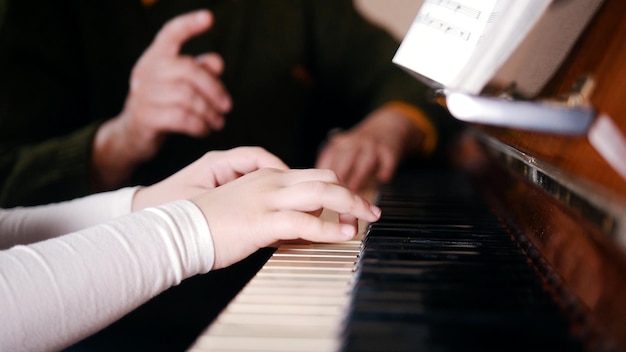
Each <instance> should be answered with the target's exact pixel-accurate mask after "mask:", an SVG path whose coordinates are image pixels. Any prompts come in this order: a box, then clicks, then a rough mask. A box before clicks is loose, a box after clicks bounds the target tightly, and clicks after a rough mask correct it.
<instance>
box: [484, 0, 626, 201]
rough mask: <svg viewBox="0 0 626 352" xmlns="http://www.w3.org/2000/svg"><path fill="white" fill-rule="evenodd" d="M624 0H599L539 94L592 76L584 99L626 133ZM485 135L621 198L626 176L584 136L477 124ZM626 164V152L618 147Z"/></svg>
mask: <svg viewBox="0 0 626 352" xmlns="http://www.w3.org/2000/svg"><path fill="white" fill-rule="evenodd" d="M624 38H626V2H624V1H623V0H605V2H604V4H603V5H602V6H601V8H600V9H599V10H598V13H597V14H596V15H595V17H594V19H593V20H592V21H591V23H590V24H589V26H588V27H587V29H586V30H585V32H584V33H583V34H582V36H581V37H580V38H579V40H578V42H577V44H576V45H575V46H574V48H573V49H572V51H571V53H570V55H568V58H567V59H566V60H565V62H564V63H563V65H562V66H561V68H560V70H559V71H558V72H557V73H556V74H555V76H554V77H553V78H552V79H551V80H550V82H549V83H548V84H547V86H546V87H545V88H544V89H543V91H542V93H541V97H542V98H557V97H561V96H563V95H565V94H567V93H569V91H570V89H571V87H572V86H573V85H574V83H575V81H576V80H577V79H578V78H580V77H582V76H584V75H589V74H590V75H592V76H593V78H594V80H595V82H596V85H595V89H594V91H593V93H592V95H591V96H590V102H591V104H592V105H593V107H594V108H595V109H596V110H597V111H598V112H599V113H604V114H607V115H608V116H610V118H611V119H612V120H613V122H614V123H615V124H616V125H617V126H618V127H619V129H620V130H621V132H622V134H624V135H626V99H625V98H624V96H623V95H624V92H626V64H625V63H626V44H625V43H624ZM480 128H481V129H483V130H484V131H486V132H487V133H489V134H490V135H493V136H495V137H497V138H498V139H500V140H502V141H504V142H505V143H507V144H509V145H511V146H513V147H515V148H518V149H520V150H521V151H523V152H525V153H528V154H529V155H531V156H533V157H535V158H537V159H540V160H542V161H544V162H546V163H549V164H551V165H554V166H555V167H558V168H559V169H561V170H563V171H565V172H568V173H570V174H573V175H577V176H579V177H581V178H583V179H585V180H587V181H590V182H592V183H595V184H597V185H600V186H601V187H603V188H605V189H607V190H610V191H611V192H615V193H616V194H619V195H621V196H622V197H626V180H625V179H624V178H623V177H622V176H621V175H620V174H619V173H617V172H616V171H615V170H614V169H613V168H612V167H611V165H609V164H608V163H607V161H606V160H605V159H604V158H603V157H602V156H601V155H600V154H599V153H598V152H597V151H596V150H595V149H594V147H593V146H592V145H591V144H590V143H589V141H588V140H587V138H586V137H584V136H583V137H571V136H557V135H550V134H545V133H535V132H526V131H519V130H509V129H503V128H495V127H486V126H482V127H480ZM623 156H624V162H625V163H626V151H624V154H623Z"/></svg>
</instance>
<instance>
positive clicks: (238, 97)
mask: <svg viewBox="0 0 626 352" xmlns="http://www.w3.org/2000/svg"><path fill="white" fill-rule="evenodd" d="M202 7H205V8H209V9H211V10H212V11H213V12H214V15H215V17H216V21H215V25H214V26H213V28H212V29H210V30H209V31H208V32H207V33H205V34H203V35H201V36H199V37H197V38H194V39H192V40H191V41H190V42H188V43H187V45H186V46H185V47H184V49H183V51H184V52H185V53H189V54H200V53H204V52H207V51H215V52H218V53H219V54H221V55H222V56H223V58H224V61H225V64H226V70H225V72H224V74H223V76H222V78H223V80H224V82H225V84H226V87H227V89H228V90H229V92H230V94H231V96H232V98H233V103H234V108H233V110H232V111H231V112H230V113H229V114H228V115H227V117H226V127H225V128H224V130H222V131H220V132H217V133H212V134H211V135H210V136H208V137H206V138H203V139H194V138H190V137H186V136H172V137H171V138H169V139H168V141H167V143H166V144H165V146H164V147H163V149H162V151H161V152H160V153H159V154H158V155H157V156H156V158H154V160H153V161H151V162H150V163H147V164H145V165H142V166H141V167H140V168H139V169H138V171H137V172H136V174H135V175H134V178H133V179H132V180H131V183H132V184H150V183H152V182H154V181H157V180H160V179H162V178H164V177H166V176H168V175H170V174H171V173H173V172H174V171H176V170H178V169H180V168H181V167H183V166H185V165H187V164H188V163H190V162H191V161H193V160H195V159H197V158H198V157H199V156H201V155H202V154H203V153H205V152H206V151H208V150H212V149H226V148H231V147H235V146H239V145H259V146H263V147H265V148H266V149H268V150H269V151H271V152H273V153H275V154H277V155H278V156H279V157H281V158H282V159H283V160H285V162H287V163H288V164H289V165H290V166H292V167H308V166H312V165H313V164H314V160H315V156H316V152H317V149H318V148H319V145H320V143H321V142H322V141H323V139H324V138H325V135H326V133H327V131H328V130H330V129H331V128H334V127H341V128H349V127H350V126H352V125H353V124H354V123H355V122H357V121H358V120H359V119H361V118H363V117H364V115H365V114H367V113H368V112H369V111H372V110H373V109H375V108H376V107H379V106H380V105H382V104H384V103H386V102H389V101H393V100H400V101H405V102H409V103H412V104H415V105H418V106H419V105H424V104H426V103H425V87H423V86H422V85H421V84H420V83H418V82H417V81H416V80H414V79H413V78H411V77H410V76H408V74H406V73H405V72H403V71H401V70H400V69H399V68H397V67H396V66H395V65H393V64H392V62H391V59H392V57H393V54H394V53H395V50H396V49H397V47H398V43H397V42H396V41H394V40H393V39H392V38H391V37H390V36H389V35H388V34H387V33H385V32H383V31H382V30H380V29H378V28H375V27H373V26H372V25H371V24H369V23H367V22H366V21H365V20H364V19H363V18H362V17H361V16H360V15H359V14H358V13H357V12H356V11H355V9H354V8H353V6H352V2H351V1H350V0H314V1H312V0H311V1H307V0H250V1H245V0H239V1H237V0H211V1H199V0H160V1H159V2H157V3H156V4H155V5H153V6H152V7H150V8H144V7H143V6H142V5H141V3H140V1H139V0H106V1H93V0H58V1H47V0H32V1H22V0H10V1H8V3H7V9H6V11H7V12H6V17H5V23H4V26H3V27H2V30H1V31H0V77H1V78H0V186H1V189H0V206H5V207H6V206H14V205H31V204H40V203H47V202H51V201H57V200H63V199H69V198H74V197H77V196H82V195H85V194H88V193H90V188H89V159H90V153H91V150H90V148H91V144H92V138H93V135H94V133H95V131H96V129H97V127H98V126H99V124H100V123H101V122H102V121H103V120H105V119H107V118H111V117H113V116H116V115H117V114H119V113H120V112H121V110H122V107H123V103H124V100H125V97H126V94H127V90H128V80H129V77H130V71H131V69H132V67H133V65H134V63H135V62H136V60H137V59H138V57H139V56H140V55H141V53H142V52H143V51H144V49H145V48H147V47H148V46H149V45H150V43H151V41H152V39H153V37H154V35H155V34H156V32H157V31H158V30H159V29H160V28H161V26H162V25H163V24H164V23H165V22H166V21H167V20H169V19H171V18H172V17H173V16H175V15H177V14H181V13H185V12H188V11H190V10H193V9H198V8H202ZM296 73H297V74H296ZM303 73H304V74H303ZM427 110H431V111H433V112H434V111H437V112H441V110H439V109H438V108H437V107H434V106H431V107H428V108H427ZM440 122H442V121H439V120H437V121H436V123H437V124H439V123H440ZM443 122H445V121H443Z"/></svg>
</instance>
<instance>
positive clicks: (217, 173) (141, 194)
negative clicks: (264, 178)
mask: <svg viewBox="0 0 626 352" xmlns="http://www.w3.org/2000/svg"><path fill="white" fill-rule="evenodd" d="M268 167H269V168H275V169H282V170H286V169H287V165H285V163H283V162H282V161H281V160H280V159H279V158H278V157H276V156H274V155H273V154H271V153H269V152H267V151H266V150H265V149H263V148H260V147H239V148H234V149H230V150H227V151H210V152H208V153H206V154H205V155H204V156H202V157H201V158H200V159H198V160H196V161H195V162H193V163H191V164H189V165H188V166H187V167H185V168H183V169H182V170H180V171H178V172H177V173H175V174H174V175H172V176H170V177H168V178H166V179H165V180H163V181H161V182H159V183H156V184H154V185H152V186H150V187H146V188H142V189H139V190H138V191H137V192H136V193H135V197H134V199H133V211H135V210H140V209H143V208H146V207H150V206H156V205H159V204H163V203H166V202H169V201H173V200H177V199H188V198H191V197H193V196H195V195H198V194H200V193H203V192H205V191H206V190H208V189H212V188H215V187H218V186H220V185H223V184H226V183H228V182H231V181H233V180H235V179H237V178H239V177H240V176H242V175H245V174H248V173H250V172H253V171H255V170H258V169H261V168H268ZM242 199H245V198H241V199H240V200H242Z"/></svg>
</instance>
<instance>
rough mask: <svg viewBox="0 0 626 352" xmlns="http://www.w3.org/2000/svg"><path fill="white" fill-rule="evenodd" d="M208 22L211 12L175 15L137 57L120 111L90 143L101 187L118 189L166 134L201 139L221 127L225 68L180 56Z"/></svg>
mask: <svg viewBox="0 0 626 352" xmlns="http://www.w3.org/2000/svg"><path fill="white" fill-rule="evenodd" d="M212 23H213V16H212V14H211V13H210V12H209V11H204V10H203V11H196V12H192V13H189V14H184V15H181V16H178V17H176V18H174V19H172V20H170V21H169V22H168V23H166V24H165V26H164V27H163V28H162V29H161V31H160V32H159V33H158V34H157V36H156V37H155V39H154V41H153V42H152V44H151V45H150V47H149V48H148V49H147V50H146V51H145V52H144V53H143V55H142V56H141V57H140V58H139V60H138V61H137V63H136V64H135V67H134V68H133V71H132V74H131V78H130V91H129V94H128V97H127V99H126V103H125V105H124V109H123V111H122V112H121V113H120V114H119V115H118V116H117V117H115V118H113V119H111V120H109V121H107V122H105V123H104V124H103V125H102V126H101V127H100V129H99V130H98V132H97V134H96V138H95V140H94V164H95V165H94V166H95V169H96V171H97V172H98V174H97V176H99V177H97V181H99V182H100V183H102V187H101V188H103V189H107V188H114V187H117V186H118V184H119V183H121V182H122V181H123V179H121V178H123V177H127V176H128V175H127V174H128V173H129V170H131V171H132V170H133V167H134V166H135V165H136V164H138V163H140V162H142V161H146V160H149V159H150V158H152V157H153V156H154V154H156V153H157V151H158V150H159V148H160V147H161V144H162V142H163V140H164V139H165V138H166V137H167V135H169V134H171V133H182V134H187V135H190V136H195V137H200V136H205V135H207V134H208V133H210V132H211V131H212V130H219V129H221V128H222V127H223V125H224V114H226V113H227V112H228V111H229V110H230V109H231V106H232V102H231V98H230V96H229V94H228V92H227V90H226V88H225V87H224V85H223V83H222V81H221V80H220V77H219V76H220V75H221V73H222V71H223V69H224V62H223V60H222V58H221V56H219V55H218V54H216V53H208V54H205V55H201V56H199V57H191V56H187V55H181V54H180V48H181V47H182V46H183V44H184V43H185V42H186V41H188V40H189V39H191V38H192V37H194V36H196V35H198V34H200V33H202V32H204V31H206V30H207V29H208V28H209V27H210V26H211V25H212ZM120 175H122V176H120Z"/></svg>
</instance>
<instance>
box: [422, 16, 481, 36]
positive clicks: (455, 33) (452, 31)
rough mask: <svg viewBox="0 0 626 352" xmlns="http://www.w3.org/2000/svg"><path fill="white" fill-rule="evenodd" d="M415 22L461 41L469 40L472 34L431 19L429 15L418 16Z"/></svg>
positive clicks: (436, 19)
mask: <svg viewBox="0 0 626 352" xmlns="http://www.w3.org/2000/svg"><path fill="white" fill-rule="evenodd" d="M417 21H419V22H420V23H422V24H425V25H427V26H430V27H433V28H435V29H438V30H440V31H442V32H444V33H446V34H450V35H453V36H456V37H459V38H461V39H463V40H469V39H470V35H471V34H472V32H470V31H468V30H465V29H463V28H459V27H455V26H453V25H451V24H449V23H446V22H444V21H442V20H440V19H438V18H435V17H431V16H430V14H428V13H427V14H425V15H423V16H418V17H417Z"/></svg>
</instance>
